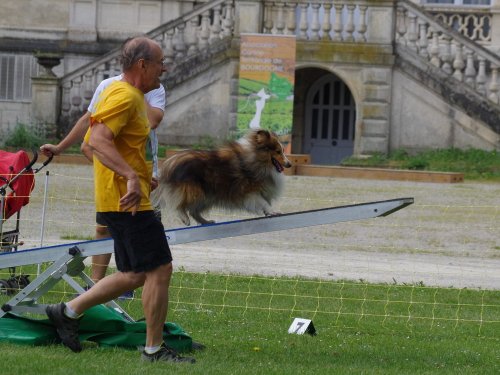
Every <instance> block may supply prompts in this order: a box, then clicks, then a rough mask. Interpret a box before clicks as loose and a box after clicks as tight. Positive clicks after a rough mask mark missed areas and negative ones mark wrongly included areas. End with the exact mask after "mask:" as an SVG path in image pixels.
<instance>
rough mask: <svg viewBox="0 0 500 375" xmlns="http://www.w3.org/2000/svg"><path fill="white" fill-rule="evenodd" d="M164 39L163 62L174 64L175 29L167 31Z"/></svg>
mask: <svg viewBox="0 0 500 375" xmlns="http://www.w3.org/2000/svg"><path fill="white" fill-rule="evenodd" d="M165 34H166V37H165V39H164V43H165V46H164V48H163V55H164V56H165V61H166V62H167V63H169V64H171V63H173V62H174V57H175V51H174V34H175V29H173V28H172V29H168V30H167V31H166V32H165Z"/></svg>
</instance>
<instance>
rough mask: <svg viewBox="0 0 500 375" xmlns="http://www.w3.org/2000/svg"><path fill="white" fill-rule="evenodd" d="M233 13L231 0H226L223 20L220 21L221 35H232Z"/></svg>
mask: <svg viewBox="0 0 500 375" xmlns="http://www.w3.org/2000/svg"><path fill="white" fill-rule="evenodd" d="M233 27H234V14H233V2H232V0H228V1H226V2H225V11H224V20H223V21H222V36H223V37H228V36H231V35H233Z"/></svg>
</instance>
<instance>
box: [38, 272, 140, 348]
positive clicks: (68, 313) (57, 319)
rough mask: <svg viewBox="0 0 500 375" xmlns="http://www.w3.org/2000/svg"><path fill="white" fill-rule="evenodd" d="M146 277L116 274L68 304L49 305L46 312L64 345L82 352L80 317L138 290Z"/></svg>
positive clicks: (128, 273)
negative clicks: (100, 305)
mask: <svg viewBox="0 0 500 375" xmlns="http://www.w3.org/2000/svg"><path fill="white" fill-rule="evenodd" d="M145 277H146V275H145V273H135V272H116V273H114V274H112V275H110V276H107V277H105V278H104V279H102V280H101V281H100V282H99V283H97V284H96V285H94V286H93V287H92V288H90V289H89V290H87V291H86V292H85V293H83V294H81V295H79V296H78V297H76V298H75V299H73V300H71V301H70V302H68V303H67V304H64V303H59V304H55V305H48V306H47V307H46V309H45V311H46V313H47V316H48V317H49V319H50V321H51V322H52V323H53V324H54V326H55V327H56V330H57V334H58V336H59V338H60V339H61V341H62V342H63V344H64V345H66V346H67V347H68V348H70V349H71V350H72V351H74V352H80V351H81V350H82V346H81V343H80V339H79V337H78V327H79V316H80V315H81V314H83V312H84V311H85V310H87V309H88V308H90V307H92V306H95V305H98V304H101V303H104V302H107V301H109V300H111V299H114V298H116V297H118V296H119V295H120V294H121V293H123V292H124V291H126V290H130V289H135V288H138V287H139V286H141V285H143V284H144V280H145Z"/></svg>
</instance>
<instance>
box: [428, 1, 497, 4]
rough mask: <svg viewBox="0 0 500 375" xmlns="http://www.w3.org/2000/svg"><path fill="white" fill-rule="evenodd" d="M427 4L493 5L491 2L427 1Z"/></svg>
mask: <svg viewBox="0 0 500 375" xmlns="http://www.w3.org/2000/svg"><path fill="white" fill-rule="evenodd" d="M426 3H427V4H453V5H491V0H427V1H426Z"/></svg>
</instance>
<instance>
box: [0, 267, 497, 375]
mask: <svg viewBox="0 0 500 375" xmlns="http://www.w3.org/2000/svg"><path fill="white" fill-rule="evenodd" d="M62 292H64V294H63V293H62ZM69 293H71V292H70V291H69V290H68V289H67V287H66V289H64V288H63V285H58V286H57V287H56V289H55V291H54V292H53V293H51V294H50V295H49V296H48V297H46V298H44V301H43V302H50V301H54V300H58V301H60V300H67V299H68V298H69V295H68V294H69ZM137 297H138V295H137ZM498 297H499V292H498V291H486V290H467V289H453V288H435V287H432V288H431V287H425V286H423V285H385V284H384V285H379V284H366V283H358V282H347V281H346V282H342V281H335V282H334V281H331V282H325V281H319V280H311V279H296V278H294V279H286V278H267V277H260V276H253V277H251V276H240V275H217V274H211V273H206V274H196V273H187V272H182V271H180V272H177V273H176V274H174V278H173V281H172V287H171V292H170V300H171V303H170V312H169V320H170V321H174V322H176V323H178V324H180V325H181V326H182V327H183V328H184V329H185V330H186V331H187V332H188V333H189V334H190V335H191V336H192V337H193V339H194V340H195V341H199V342H202V343H204V344H205V345H206V346H207V348H206V350H204V351H203V352H197V353H194V354H193V356H195V357H196V359H197V363H196V364H194V365H190V364H179V365H177V364H163V363H157V364H143V363H141V362H140V360H139V352H137V351H135V350H126V349H122V348H115V349H109V348H98V347H96V345H95V344H93V343H85V350H84V351H83V352H82V353H79V354H74V353H72V352H71V351H70V350H69V349H66V348H64V347H62V346H61V345H52V346H39V347H26V346H22V345H18V344H12V343H5V342H3V343H0V353H1V357H2V361H3V364H2V367H3V369H4V371H5V372H4V373H6V374H7V373H10V374H68V373H70V374H72V375H76V374H120V375H123V374H143V373H147V374H164V373H167V372H175V373H176V374H432V373H436V374H497V373H499V372H500V305H499V298H498ZM4 299H5V297H2V301H3V300H4ZM122 304H123V305H124V307H125V308H126V309H127V311H129V312H130V313H131V314H132V315H133V316H134V317H135V318H140V317H141V314H142V312H141V311H142V310H141V306H140V301H139V300H138V299H134V300H132V301H128V302H122ZM294 317H302V318H306V319H312V320H313V323H314V325H315V327H316V329H317V335H315V336H310V335H308V334H305V335H295V334H288V332H287V331H288V328H289V326H290V324H291V323H292V321H293V318H294Z"/></svg>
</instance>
